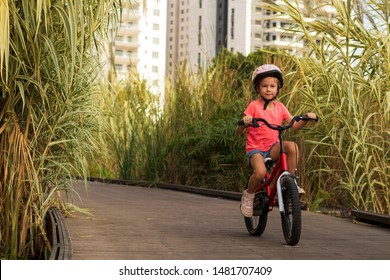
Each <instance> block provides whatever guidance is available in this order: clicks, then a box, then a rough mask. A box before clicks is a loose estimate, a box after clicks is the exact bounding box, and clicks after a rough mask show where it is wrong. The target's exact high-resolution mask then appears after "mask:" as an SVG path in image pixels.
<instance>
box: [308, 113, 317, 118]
mask: <svg viewBox="0 0 390 280" xmlns="http://www.w3.org/2000/svg"><path fill="white" fill-rule="evenodd" d="M307 116H308V117H309V118H311V119H316V118H317V115H316V114H315V113H307Z"/></svg>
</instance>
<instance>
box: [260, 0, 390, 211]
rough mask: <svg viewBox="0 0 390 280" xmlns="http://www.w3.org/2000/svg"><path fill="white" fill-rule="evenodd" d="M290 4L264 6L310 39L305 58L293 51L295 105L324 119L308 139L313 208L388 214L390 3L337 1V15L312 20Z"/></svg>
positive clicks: (291, 67) (288, 68)
mask: <svg viewBox="0 0 390 280" xmlns="http://www.w3.org/2000/svg"><path fill="white" fill-rule="evenodd" d="M283 2H284V5H274V4H266V5H265V7H266V8H268V9H270V10H274V11H277V12H279V13H283V14H284V15H287V16H289V17H290V18H292V19H294V23H295V24H294V25H293V26H294V30H293V31H294V32H296V33H297V34H301V36H302V37H301V39H302V40H304V41H306V42H307V46H306V48H305V49H303V50H302V54H305V55H304V56H289V55H287V54H286V57H287V58H288V59H289V61H290V62H289V63H288V64H287V65H286V71H288V72H291V74H290V80H291V83H290V85H291V86H290V88H289V90H290V92H291V93H292V96H291V101H290V102H291V105H292V106H296V104H304V106H300V108H299V110H306V111H307V110H314V111H315V112H316V113H317V114H318V115H319V117H320V120H321V122H320V124H318V125H317V126H316V128H315V129H312V130H307V132H306V133H307V135H308V137H306V136H305V139H306V142H307V144H308V145H309V146H308V147H310V148H309V149H307V148H306V155H307V159H308V160H310V161H308V162H307V163H309V164H306V165H308V166H306V174H305V177H307V178H308V180H306V183H307V185H308V187H309V190H310V193H311V196H312V200H313V206H314V205H316V206H333V207H334V206H337V207H345V208H355V209H361V210H369V211H374V212H378V213H387V214H389V213H390V203H389V202H390V190H389V185H390V184H389V183H390V182H389V178H390V172H389V171H390V162H389V159H390V157H389V147H390V137H389V136H390V135H389V134H390V130H389V128H390V125H389V121H390V110H389V96H390V87H389V86H390V84H389V81H390V79H389V73H390V61H389V58H390V56H389V54H390V48H389V47H390V41H389V39H390V33H389V31H390V30H389V26H388V22H389V19H390V18H389V15H390V14H389V9H390V6H389V4H388V3H387V2H386V1H365V5H364V6H363V7H362V9H363V10H358V12H356V11H355V10H354V9H353V7H354V6H353V5H352V4H353V3H352V2H351V1H332V3H331V6H332V7H334V8H335V11H336V12H337V16H336V17H335V18H333V19H331V18H326V17H324V16H320V15H318V17H317V20H315V21H313V22H306V21H305V20H304V18H302V17H301V14H300V11H299V10H298V9H297V8H296V6H294V5H293V4H291V3H289V1H283ZM263 7H264V6H263ZM317 8H318V9H320V8H323V7H317ZM362 15H364V17H362ZM290 31H292V29H291V30H290ZM318 38H320V42H318V41H316V40H318Z"/></svg>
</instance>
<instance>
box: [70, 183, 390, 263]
mask: <svg viewBox="0 0 390 280" xmlns="http://www.w3.org/2000/svg"><path fill="white" fill-rule="evenodd" d="M75 189H76V190H77V192H78V193H79V195H80V197H81V200H80V199H79V198H78V197H77V196H74V201H73V203H74V204H75V205H76V206H78V207H80V208H84V209H87V210H88V211H90V212H91V213H92V214H93V216H87V215H84V214H80V213H76V214H75V216H74V217H68V218H66V223H67V226H68V230H69V233H70V236H71V242H72V248H73V259H74V260H244V259H245V260H261V259H269V260H283V259H286V260H378V259H382V260H390V229H389V228H385V227H380V226H374V225H369V224H364V223H355V222H353V221H352V220H350V219H342V218H336V217H330V216H326V215H321V214H315V213H311V212H307V211H304V212H303V215H302V218H303V228H302V235H301V241H300V243H299V244H298V245H297V246H295V247H290V246H286V245H285V242H284V239H283V234H282V229H281V223H280V216H279V213H278V211H277V209H274V210H273V211H272V212H271V213H270V215H269V218H268V225H267V228H266V230H265V233H264V234H263V235H262V236H261V237H254V236H250V235H249V234H248V233H247V231H246V228H245V224H244V219H243V217H242V215H241V214H240V211H239V204H240V203H239V201H235V200H231V199H222V198H216V197H209V196H205V195H197V194H193V193H186V192H180V191H173V190H165V189H159V188H146V187H135V186H126V185H116V184H104V183H97V182H95V183H93V182H91V183H90V187H89V189H88V192H86V191H85V189H84V187H83V186H82V185H81V183H77V184H76V186H75Z"/></svg>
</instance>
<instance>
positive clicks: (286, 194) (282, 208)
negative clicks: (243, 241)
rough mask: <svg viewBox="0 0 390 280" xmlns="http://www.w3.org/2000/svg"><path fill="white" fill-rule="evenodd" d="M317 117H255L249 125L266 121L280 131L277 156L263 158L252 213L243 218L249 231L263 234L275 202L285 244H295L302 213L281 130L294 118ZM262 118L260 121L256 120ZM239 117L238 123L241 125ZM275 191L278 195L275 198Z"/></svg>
mask: <svg viewBox="0 0 390 280" xmlns="http://www.w3.org/2000/svg"><path fill="white" fill-rule="evenodd" d="M300 120H303V121H315V122H317V121H318V117H317V118H315V119H313V118H310V117H308V116H306V115H300V116H295V117H294V118H293V119H292V120H291V122H290V123H289V124H287V125H275V124H270V123H268V122H267V121H266V120H265V119H262V118H254V119H253V121H252V124H251V125H250V126H253V127H259V126H261V125H263V124H264V125H266V126H268V127H269V128H270V129H273V130H277V131H278V132H279V142H280V157H279V159H278V160H277V161H276V162H274V161H273V160H272V159H271V158H266V159H264V161H265V166H266V168H267V172H266V175H265V177H264V179H263V181H262V182H261V183H260V185H259V186H258V187H257V188H256V190H255V199H254V202H253V216H252V217H250V218H248V217H244V218H245V225H246V228H247V230H248V232H249V233H250V234H251V235H255V236H260V235H261V234H263V232H264V230H265V228H266V226H267V219H268V212H269V211H272V209H273V207H274V206H278V207H279V212H280V216H281V221H282V229H283V235H284V239H285V240H286V242H287V244H288V245H291V246H294V245H297V244H298V242H299V240H300V237H301V226H302V213H301V203H300V198H299V193H298V185H297V182H296V179H295V176H294V175H293V174H290V173H289V172H288V165H287V154H286V151H285V148H284V142H283V132H284V131H286V130H287V129H289V128H290V127H292V126H293V124H294V123H295V122H296V121H300ZM259 122H261V123H262V124H259ZM243 124H244V122H243V121H242V120H241V121H239V122H238V125H243ZM276 195H277V199H276Z"/></svg>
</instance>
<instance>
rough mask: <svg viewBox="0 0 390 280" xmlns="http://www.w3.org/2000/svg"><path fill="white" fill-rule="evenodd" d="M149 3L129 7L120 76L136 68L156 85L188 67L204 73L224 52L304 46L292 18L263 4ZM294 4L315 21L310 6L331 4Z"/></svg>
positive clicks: (120, 38) (119, 50) (117, 44)
mask: <svg viewBox="0 0 390 280" xmlns="http://www.w3.org/2000/svg"><path fill="white" fill-rule="evenodd" d="M145 2H146V5H147V6H146V7H143V6H142V5H143V3H144V1H131V3H132V4H127V6H126V8H124V9H123V11H122V14H123V15H122V21H121V24H120V28H119V30H118V33H117V35H116V38H115V40H114V43H113V50H114V59H113V60H112V61H114V64H115V67H116V70H117V73H118V74H119V75H122V76H123V75H126V73H127V71H128V69H129V68H135V69H136V70H137V71H138V72H139V73H140V75H141V77H143V78H145V79H147V80H148V81H149V82H150V83H151V85H153V86H155V87H159V86H161V85H162V84H163V81H164V77H165V76H169V77H175V75H176V71H177V70H178V69H180V68H182V67H187V68H188V69H190V70H192V71H194V72H197V71H199V70H200V69H204V68H205V67H206V66H207V65H208V64H209V63H210V61H211V59H212V58H213V57H215V56H216V55H217V54H218V52H219V51H221V50H222V49H223V48H226V49H227V50H229V51H231V52H233V53H237V52H240V53H242V54H244V55H248V54H249V53H250V52H253V51H255V50H257V49H263V48H269V47H274V48H284V49H288V50H290V51H291V52H297V51H298V50H299V49H300V48H302V47H303V44H304V42H303V41H301V40H298V39H299V38H298V37H297V35H296V34H294V33H292V32H289V31H287V29H288V28H289V27H290V26H291V24H292V20H291V19H290V18H289V17H287V16H283V15H281V14H278V15H276V14H274V12H271V11H270V10H266V9H264V8H262V7H261V6H259V4H260V3H261V2H264V1H263V0H208V1H205V0H148V1H145ZM273 2H275V3H277V4H280V5H284V4H283V1H280V0H274V1H273ZM291 2H292V4H293V5H296V3H298V7H299V9H301V13H302V15H303V16H304V17H306V18H307V20H310V16H311V15H310V8H311V7H310V5H313V2H317V3H318V2H323V3H325V2H329V0H317V1H303V0H298V1H291ZM138 3H139V4H138ZM328 12H330V11H328ZM276 16H277V17H276ZM184 64H185V65H184Z"/></svg>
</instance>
